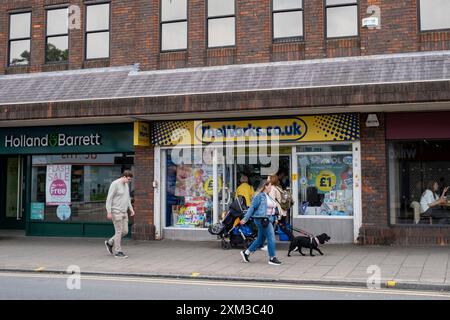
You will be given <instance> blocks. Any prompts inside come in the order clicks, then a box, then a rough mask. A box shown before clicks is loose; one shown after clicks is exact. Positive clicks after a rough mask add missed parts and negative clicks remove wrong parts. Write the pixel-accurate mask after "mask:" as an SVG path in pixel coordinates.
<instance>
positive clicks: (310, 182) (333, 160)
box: [298, 153, 353, 216]
mask: <svg viewBox="0 0 450 320" xmlns="http://www.w3.org/2000/svg"><path fill="white" fill-rule="evenodd" d="M298 172H299V179H298V183H299V188H298V190H299V193H300V194H299V201H300V202H299V215H308V216H353V156H352V154H351V153H349V154H319V153H318V154H313V155H308V154H300V155H299V156H298Z"/></svg>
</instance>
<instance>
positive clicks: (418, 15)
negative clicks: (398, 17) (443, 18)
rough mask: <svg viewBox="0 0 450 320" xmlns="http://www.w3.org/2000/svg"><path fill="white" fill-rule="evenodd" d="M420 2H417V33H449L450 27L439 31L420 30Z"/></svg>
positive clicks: (419, 0) (418, 0)
mask: <svg viewBox="0 0 450 320" xmlns="http://www.w3.org/2000/svg"><path fill="white" fill-rule="evenodd" d="M421 1H422V0H417V4H416V7H417V28H418V30H419V33H422V34H423V33H428V32H443V31H450V26H449V27H448V28H441V29H428V30H422V13H421V10H420V6H421Z"/></svg>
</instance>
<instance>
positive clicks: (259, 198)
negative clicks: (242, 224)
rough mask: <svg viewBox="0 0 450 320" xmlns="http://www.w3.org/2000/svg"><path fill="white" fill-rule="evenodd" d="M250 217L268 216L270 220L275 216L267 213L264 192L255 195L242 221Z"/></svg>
mask: <svg viewBox="0 0 450 320" xmlns="http://www.w3.org/2000/svg"><path fill="white" fill-rule="evenodd" d="M251 217H253V218H269V219H270V222H273V221H274V220H275V216H268V215H267V197H266V194H265V193H264V192H261V193H259V194H258V195H256V196H255V197H254V198H253V200H252V204H251V205H250V208H249V209H248V211H247V213H246V214H245V216H244V219H243V220H244V221H248V219H250V218H251Z"/></svg>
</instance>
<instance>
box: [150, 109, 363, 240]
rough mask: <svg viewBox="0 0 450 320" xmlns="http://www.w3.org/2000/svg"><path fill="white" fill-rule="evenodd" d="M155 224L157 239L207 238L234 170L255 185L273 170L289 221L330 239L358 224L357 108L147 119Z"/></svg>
mask: <svg viewBox="0 0 450 320" xmlns="http://www.w3.org/2000/svg"><path fill="white" fill-rule="evenodd" d="M151 135H152V142H153V144H154V146H155V179H154V180H155V181H160V188H156V189H155V201H154V204H155V208H154V212H155V227H156V228H157V230H158V231H159V232H160V234H162V235H163V237H165V238H170V239H180V240H207V239H214V236H211V235H210V234H209V233H208V231H207V228H208V227H209V226H210V225H211V224H214V223H217V222H219V221H220V220H221V218H222V216H223V214H224V213H225V212H226V211H227V210H228V206H229V205H230V203H231V202H232V201H233V199H234V198H235V195H236V189H237V188H238V187H239V185H240V183H241V181H243V179H242V177H243V176H246V177H247V179H248V181H249V184H250V185H251V186H252V187H253V188H254V189H255V190H256V189H257V188H258V186H259V184H260V183H261V181H262V180H265V179H267V176H268V175H271V174H277V175H278V177H279V178H280V181H281V185H282V187H283V188H286V189H289V190H290V192H292V194H293V196H294V199H295V204H294V206H293V207H292V208H291V209H290V210H289V221H290V223H292V224H293V225H294V226H295V227H298V228H302V229H305V230H308V231H309V232H312V233H316V234H318V233H323V232H326V233H327V234H329V235H331V237H332V239H333V241H334V242H335V243H352V242H355V241H356V237H357V236H358V231H359V227H360V224H361V191H360V190H361V183H360V181H361V169H360V167H361V166H360V143H359V136H360V133H359V115H358V114H338V115H320V116H297V117H291V118H271V119H267V118H256V119H245V120H234V119H221V120H219V119H218V120H204V121H170V122H169V121H167V122H155V123H153V126H152V132H151Z"/></svg>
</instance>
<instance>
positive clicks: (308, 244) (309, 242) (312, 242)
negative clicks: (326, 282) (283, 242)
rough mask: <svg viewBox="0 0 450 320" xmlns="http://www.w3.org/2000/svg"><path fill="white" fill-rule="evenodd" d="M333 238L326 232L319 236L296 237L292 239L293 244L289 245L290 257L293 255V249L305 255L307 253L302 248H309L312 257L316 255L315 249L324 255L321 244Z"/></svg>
mask: <svg viewBox="0 0 450 320" xmlns="http://www.w3.org/2000/svg"><path fill="white" fill-rule="evenodd" d="M330 239H331V238H330V237H329V236H328V235H327V234H326V233H322V234H321V235H318V236H317V237H311V238H310V237H302V236H300V237H295V238H294V240H292V241H291V244H290V245H289V251H288V254H287V255H288V257H290V256H291V252H292V251H296V250H298V252H299V253H300V254H301V255H302V256H304V255H305V254H304V253H303V252H302V248H309V255H310V256H311V257H314V255H313V250H316V251H318V252H319V253H320V254H321V255H322V256H323V253H322V251H320V249H319V244H324V243H325V242H327V241H329V240H330Z"/></svg>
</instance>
